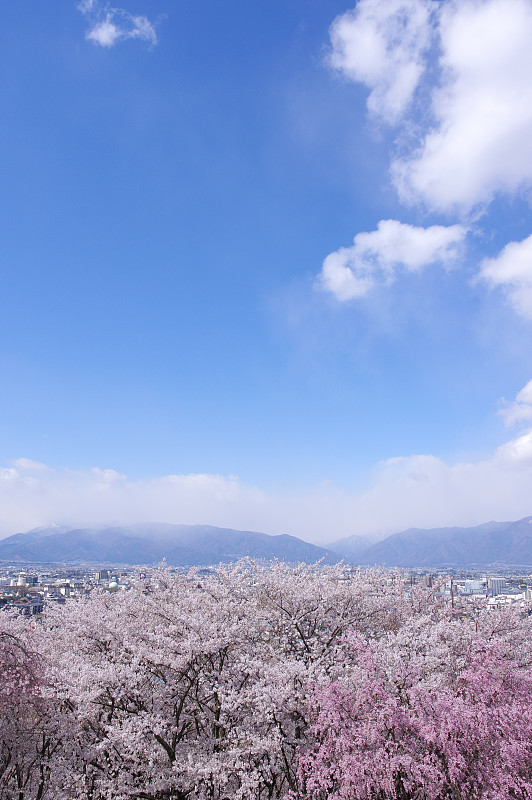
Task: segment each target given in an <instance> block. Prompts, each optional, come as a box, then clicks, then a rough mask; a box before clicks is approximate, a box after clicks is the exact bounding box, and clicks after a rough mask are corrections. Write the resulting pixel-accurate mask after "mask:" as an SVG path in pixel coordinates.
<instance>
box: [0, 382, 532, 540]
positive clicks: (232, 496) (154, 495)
mask: <svg viewBox="0 0 532 800" xmlns="http://www.w3.org/2000/svg"><path fill="white" fill-rule="evenodd" d="M526 396H528V394H527V395H526ZM105 475H107V476H108V477H110V478H111V480H105V477H104V476H105ZM117 475H118V473H115V472H114V471H113V470H95V469H92V470H87V471H85V472H79V471H77V472H76V471H71V470H64V471H62V472H59V471H56V472H53V471H49V472H45V473H43V474H42V475H41V476H39V479H38V480H37V479H36V478H34V477H32V478H25V477H24V475H23V474H21V473H19V472H18V471H17V470H15V469H13V468H5V469H1V468H0V505H1V507H2V520H1V521H0V537H1V536H8V535H10V534H12V533H16V532H18V531H23V530H28V529H31V528H33V527H37V526H40V525H45V524H50V523H60V524H63V523H64V524H69V525H72V526H74V525H79V524H83V525H90V524H96V523H101V522H102V521H103V520H109V519H112V520H116V521H117V522H121V523H126V524H127V523H133V522H150V521H152V522H153V521H156V522H173V523H184V524H195V523H209V524H212V525H219V526H221V527H231V528H236V529H240V530H258V531H264V532H265V533H272V534H279V533H289V534H293V535H295V536H300V537H301V538H303V539H306V540H309V541H315V542H320V541H321V542H325V541H332V540H334V539H337V538H340V537H342V536H347V535H350V534H353V533H370V534H386V533H391V532H394V531H398V530H402V529H405V528H408V527H423V528H425V527H436V526H441V525H445V526H447V525H474V524H479V523H481V522H486V521H488V520H491V519H499V520H503V519H518V518H520V517H524V516H527V515H529V514H531V513H532V498H531V493H530V486H531V485H532V429H531V430H527V431H525V432H524V433H522V434H521V435H519V436H517V437H516V438H514V439H512V440H510V441H508V442H506V443H504V444H503V445H501V446H500V447H499V448H497V449H496V450H495V452H494V453H493V455H492V456H491V457H489V458H487V459H485V460H482V461H477V462H471V463H468V462H460V463H457V464H447V463H445V462H444V461H443V460H441V459H440V458H437V457H436V456H433V455H428V454H426V455H422V454H421V455H412V456H406V457H398V458H390V459H388V460H386V461H384V462H382V463H381V464H379V465H378V467H377V469H376V471H375V474H374V477H373V481H372V484H371V485H370V487H369V488H367V489H366V490H365V491H355V490H352V491H349V490H345V489H339V488H337V487H335V486H334V485H332V484H331V483H323V484H320V485H318V486H309V487H307V488H306V489H299V490H293V489H286V488H284V489H277V490H275V489H269V490H263V489H260V488H258V487H255V486H250V485H246V484H244V483H242V482H241V481H240V480H238V478H236V477H235V476H223V475H208V474H205V475H203V474H199V475H197V474H192V475H163V476H160V477H155V478H149V479H145V480H131V479H129V478H127V477H125V476H120V475H118V479H115V476H117ZM102 477H103V479H102Z"/></svg>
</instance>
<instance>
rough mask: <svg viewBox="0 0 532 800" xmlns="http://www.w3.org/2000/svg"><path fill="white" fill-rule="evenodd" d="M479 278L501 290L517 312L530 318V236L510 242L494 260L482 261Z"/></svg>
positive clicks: (531, 305)
mask: <svg viewBox="0 0 532 800" xmlns="http://www.w3.org/2000/svg"><path fill="white" fill-rule="evenodd" d="M479 278H480V279H481V280H483V281H485V282H486V283H487V284H489V285H490V286H491V287H501V288H502V289H503V291H504V292H505V294H506V296H507V298H508V300H509V301H510V303H511V304H512V306H513V307H514V309H515V310H516V311H517V313H518V314H520V315H521V316H523V317H527V318H528V319H532V235H531V236H528V237H527V238H526V239H523V241H522V242H510V243H509V244H507V245H506V247H505V248H504V249H503V250H501V252H500V253H499V255H498V256H496V257H495V258H486V259H484V261H483V262H482V264H481V265H480V271H479Z"/></svg>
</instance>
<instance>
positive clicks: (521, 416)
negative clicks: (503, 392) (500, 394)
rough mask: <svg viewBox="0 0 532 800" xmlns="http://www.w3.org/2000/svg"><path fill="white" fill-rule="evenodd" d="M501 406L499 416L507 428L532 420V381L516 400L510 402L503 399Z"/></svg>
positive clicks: (518, 394)
mask: <svg viewBox="0 0 532 800" xmlns="http://www.w3.org/2000/svg"><path fill="white" fill-rule="evenodd" d="M501 404H502V408H501V409H500V411H499V414H500V415H501V416H502V418H503V419H504V424H505V425H506V426H507V427H511V426H513V425H516V424H518V423H519V422H524V421H528V420H532V380H530V381H528V383H527V384H526V385H525V386H523V388H522V389H521V391H520V392H518V393H517V395H516V397H515V400H510V401H508V400H505V399H504V398H503V399H502V401H501Z"/></svg>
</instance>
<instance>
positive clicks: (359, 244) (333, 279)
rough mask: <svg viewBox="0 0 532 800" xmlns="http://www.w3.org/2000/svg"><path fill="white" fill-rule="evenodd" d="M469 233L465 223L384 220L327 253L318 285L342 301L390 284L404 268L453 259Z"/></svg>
mask: <svg viewBox="0 0 532 800" xmlns="http://www.w3.org/2000/svg"><path fill="white" fill-rule="evenodd" d="M466 234H467V228H466V227H464V226H463V225H452V226H449V227H445V226H443V225H432V226H431V227H429V228H419V227H415V226H414V225H405V224H404V223H402V222H398V221H397V220H394V219H386V220H381V222H379V224H378V226H377V230H375V231H371V232H370V233H358V234H357V235H356V236H355V238H354V244H353V245H352V246H351V247H341V248H340V249H339V250H336V251H335V252H334V253H331V254H330V255H328V256H327V258H326V259H325V261H324V262H323V267H322V270H321V273H320V275H319V278H318V285H319V286H320V287H321V288H323V289H325V290H327V291H329V292H332V293H333V294H334V295H335V296H336V298H337V299H338V300H341V301H346V300H352V299H353V298H356V297H362V296H363V295H365V294H366V293H367V292H369V291H370V289H372V288H373V287H374V286H377V285H379V284H387V283H391V282H392V281H393V280H394V279H395V277H396V275H397V273H398V272H400V271H401V270H404V271H407V272H416V271H419V270H421V269H423V267H425V266H427V265H429V264H435V263H441V264H449V263H450V262H452V261H454V260H455V259H456V257H457V255H458V253H459V251H460V247H461V245H462V243H463V241H464V238H465V236H466Z"/></svg>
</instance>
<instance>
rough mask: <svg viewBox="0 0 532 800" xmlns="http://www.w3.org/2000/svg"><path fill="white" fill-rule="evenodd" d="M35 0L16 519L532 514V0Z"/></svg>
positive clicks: (5, 319) (7, 195)
mask: <svg viewBox="0 0 532 800" xmlns="http://www.w3.org/2000/svg"><path fill="white" fill-rule="evenodd" d="M123 3H124V8H122V7H120V8H115V7H114V6H113V7H112V6H110V5H108V4H107V3H105V2H100V0H82V1H81V2H78V3H76V2H64V3H55V4H54V3H52V4H49V3H38V4H33V5H32V6H31V8H30V7H29V6H28V5H27V4H24V3H20V2H15V1H14V0H8V2H6V3H5V4H4V8H3V25H2V28H1V30H0V37H1V53H2V55H1V58H2V61H3V69H2V71H1V74H2V78H1V80H0V97H1V99H2V110H3V114H2V118H3V124H2V126H0V141H1V145H2V154H3V158H2V180H1V186H2V190H1V191H2V198H3V204H2V214H1V216H0V227H1V241H2V254H3V256H2V263H3V270H2V273H3V278H2V290H1V292H0V304H1V313H0V326H1V346H0V374H1V383H2V391H1V394H0V404H1V415H0V439H1V454H2V459H1V463H0V503H1V506H2V515H1V519H0V537H7V536H9V535H11V534H13V533H16V532H18V531H25V530H28V529H30V528H33V527H37V526H41V525H47V524H51V523H55V524H67V525H71V524H72V525H77V524H81V523H82V524H86V525H88V524H92V523H103V522H109V523H110V522H113V521H118V522H121V523H135V522H150V521H154V522H155V521H157V522H171V523H182V524H199V523H201V524H210V525H218V526H226V527H232V528H240V529H247V530H256V531H263V532H265V533H273V534H279V533H289V534H293V535H296V536H300V537H302V538H303V539H305V540H307V541H311V542H316V543H326V542H330V541H333V540H334V539H338V538H340V537H341V536H348V535H350V534H355V533H357V534H370V535H378V536H384V535H385V534H388V533H391V532H394V531H399V530H401V529H403V528H407V527H410V526H417V527H435V526H448V525H478V524H480V523H483V522H487V521H488V520H518V519H520V518H522V517H526V516H528V515H530V514H532V500H531V496H532V493H531V491H530V487H531V485H532V428H531V427H530V426H531V425H532V347H531V325H532V234H531V220H532V214H531V209H530V198H531V189H532V82H531V80H530V75H531V72H532V49H531V48H530V41H531V40H532V3H531V2H530V0H480V1H478V0H475V2H473V0H460V2H453V1H452V0H444V2H436V1H435V0H360V2H358V3H357V4H356V5H353V4H349V3H347V4H346V3H339V2H336V0H334V1H333V0H329V1H327V2H323V1H322V2H316V1H315V0H283V2H280V0H268V2H265V0H258V1H257V2H253V3H249V2H244V1H243V0H235V2H232V3H227V2H225V3H221V2H217V1H216V0H215V1H214V2H212V1H211V2H203V0H198V1H197V2H194V3H177V2H169V1H168V0H151V2H149V3H148V2H147V0H123Z"/></svg>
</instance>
